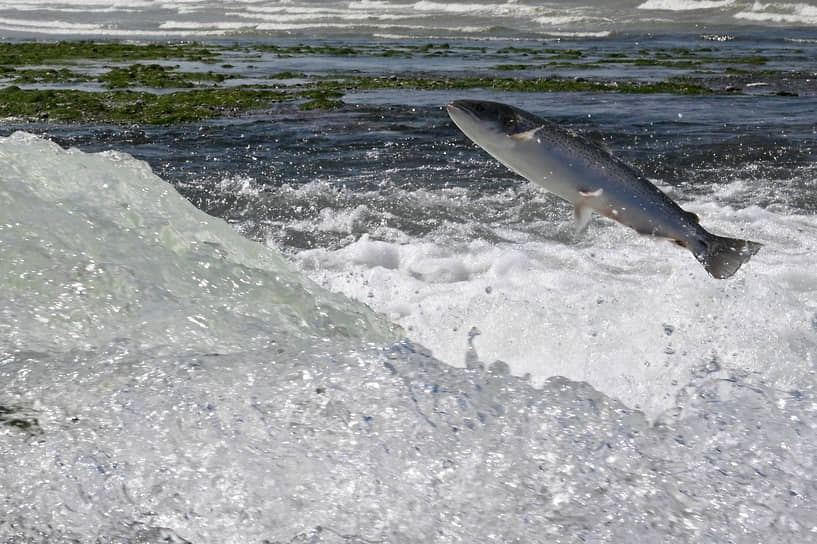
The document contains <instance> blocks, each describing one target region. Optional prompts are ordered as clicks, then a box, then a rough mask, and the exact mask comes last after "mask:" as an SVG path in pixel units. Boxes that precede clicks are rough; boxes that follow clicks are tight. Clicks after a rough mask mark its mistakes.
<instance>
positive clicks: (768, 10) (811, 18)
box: [735, 2, 817, 25]
mask: <svg viewBox="0 0 817 544" xmlns="http://www.w3.org/2000/svg"><path fill="white" fill-rule="evenodd" d="M735 18H737V19H743V20H746V21H755V22H772V23H785V24H798V25H817V6H815V5H812V4H803V3H798V4H789V3H768V4H765V3H762V2H755V3H754V4H753V5H752V8H751V9H749V10H743V11H739V12H737V13H736V14H735Z"/></svg>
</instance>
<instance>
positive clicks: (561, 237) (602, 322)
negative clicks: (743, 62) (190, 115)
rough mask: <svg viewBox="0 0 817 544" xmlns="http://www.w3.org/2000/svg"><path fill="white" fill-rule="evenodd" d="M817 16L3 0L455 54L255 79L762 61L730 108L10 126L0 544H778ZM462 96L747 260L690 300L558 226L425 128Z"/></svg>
mask: <svg viewBox="0 0 817 544" xmlns="http://www.w3.org/2000/svg"><path fill="white" fill-rule="evenodd" d="M567 4H569V5H567ZM815 17H817V15H815V8H814V6H812V5H808V4H805V3H768V4H761V3H757V2H741V1H739V0H735V1H728V0H725V1H720V0H719V1H698V2H694V1H692V0H688V1H686V2H673V1H667V2H653V1H648V2H641V3H639V2H632V3H624V2H621V3H613V4H608V5H607V7H605V8H600V9H592V10H591V9H590V8H589V7H587V6H582V5H580V4H578V3H573V2H571V3H557V2H554V3H549V4H541V3H533V2H514V3H507V4H482V3H474V4H467V5H466V4H450V3H446V4H436V3H433V2H425V1H423V2H410V3H400V2H379V1H378V2H374V1H363V2H351V3H342V4H341V3H336V2H316V3H308V4H307V3H299V2H289V3H266V2H234V3H215V2H212V1H209V2H208V1H204V0H202V1H201V2H195V1H190V2H184V3H178V4H172V5H171V4H169V3H160V2H149V1H145V2H139V3H133V2H127V3H126V2H119V3H117V2H83V3H81V4H80V3H73V2H64V3H53V2H48V3H45V2H37V1H36V0H27V1H20V2H8V3H6V4H4V6H3V9H2V10H0V22H1V23H2V27H0V32H3V33H4V35H5V37H6V38H8V39H20V38H31V37H36V38H40V39H48V38H53V37H55V36H56V37H60V38H64V37H71V38H73V37H85V38H88V37H97V36H107V37H112V38H123V37H129V38H130V37H133V38H139V39H154V38H157V37H161V38H179V37H191V36H192V37H195V38H198V39H205V40H218V43H225V42H230V43H231V42H232V41H235V40H238V41H241V42H244V43H256V42H263V43H279V42H281V43H283V42H286V43H320V44H325V43H332V44H349V43H351V44H355V45H357V46H360V47H373V46H378V44H385V45H389V46H394V45H398V46H405V45H413V44H424V43H428V42H429V41H430V42H431V43H438V44H439V43H441V40H443V39H445V40H446V43H447V44H448V49H447V53H446V54H444V55H438V56H434V57H418V56H413V57H410V58H397V59H395V58H383V57H380V58H378V57H375V56H372V55H364V56H360V57H351V58H350V57H343V58H340V57H320V56H317V57H316V56H308V57H300V58H299V57H295V58H290V59H279V58H261V59H255V60H254V61H253V67H254V68H252V69H253V70H256V71H257V72H258V73H260V74H263V73H267V72H269V73H273V72H276V71H283V70H290V69H294V70H307V71H309V72H310V73H317V74H321V73H324V74H331V73H333V72H334V71H343V72H349V71H351V70H359V71H361V72H364V73H372V74H384V75H385V74H389V73H397V74H405V73H410V72H418V73H423V74H426V75H427V74H435V73H436V74H439V75H440V77H443V76H444V75H450V74H470V73H498V72H495V71H492V70H495V65H496V64H497V62H498V61H497V60H496V59H497V58H499V54H498V53H497V52H498V51H499V50H501V49H503V48H508V47H520V48H521V47H526V48H527V47H547V48H557V49H558V48H564V49H580V50H582V51H584V52H585V55H586V56H587V55H597V56H599V57H601V56H604V55H608V54H619V53H620V54H626V55H631V54H634V52H636V51H640V50H644V49H648V50H657V49H659V48H665V49H666V50H668V51H673V50H681V49H699V50H701V51H703V54H705V55H713V56H720V57H727V56H729V57H730V58H734V57H739V56H750V55H763V56H764V57H765V58H767V59H768V61H767V63H766V66H765V68H770V69H774V70H775V71H776V72H775V74H774V75H769V74H766V75H765V76H764V75H763V74H761V73H759V72H758V73H753V74H751V75H749V76H742V77H743V79H741V80H740V85H741V87H742V91H743V93H742V94H739V95H738V94H718V95H712V96H678V95H664V94H647V95H632V94H617V93H578V92H576V93H500V92H496V91H489V90H479V91H473V90H470V91H408V90H389V91H386V90H382V91H368V92H364V91H361V92H357V93H349V94H347V95H345V96H344V97H343V101H344V103H345V106H344V107H342V108H340V109H337V110H332V111H309V112H304V111H300V110H299V109H298V108H297V107H296V106H293V105H282V106H279V107H276V108H274V109H272V110H270V111H263V112H257V113H254V114H250V115H244V116H240V117H237V118H229V119H222V120H217V121H208V122H202V123H196V124H191V125H177V126H171V127H153V128H151V127H137V126H125V127H112V126H105V125H58V124H45V123H22V122H19V121H5V122H3V124H2V125H0V130H2V138H0V165H2V168H0V172H2V174H0V179H2V184H0V210H2V211H1V212H0V213H2V215H1V216H0V279H1V281H2V284H0V383H1V384H2V388H0V489H1V490H2V493H0V541H3V542H194V543H208V542H214V543H215V542H219V543H221V542H235V543H243V542H282V543H283V542H287V543H289V542H292V543H305V542H321V543H323V542H326V543H336V542H337V543H340V542H347V543H362V542H394V543H403V542H405V543H410V542H411V543H414V542H417V543H419V542H451V543H455V542H457V543H459V542H476V541H479V542H645V543H652V542H713V543H714V542H718V543H720V542H741V543H742V542H746V543H749V542H758V541H765V542H769V543H772V542H781V543H783V542H794V541H803V542H807V541H809V540H810V538H811V537H812V536H813V534H814V532H815V531H817V521H815V520H817V508H816V507H815V505H817V500H815V498H816V497H815V494H817V485H815V479H814V474H815V472H816V471H817V457H815V453H814V452H815V451H817V436H815V428H816V427H817V390H815V385H817V380H816V379H815V364H817V275H815V273H814V252H815V249H817V248H815V240H817V196H815V194H816V193H815V190H816V189H817V168H815V162H814V159H815V144H817V136H815V132H816V131H817V125H815V122H816V121H815V116H814V112H815V111H817V99H815V96H817V92H815V90H817V89H815V86H814V83H813V79H811V77H812V76H813V77H817V76H814V75H813V74H812V75H811V76H810V75H809V71H810V70H813V66H815V65H817V64H815V61H817V42H815V40H814V39H813V37H812V36H811V35H810V34H811V30H810V25H813V24H814V22H815ZM758 24H764V25H767V26H763V27H760V26H757V25H758ZM318 33H319V34H318ZM704 50H706V51H704ZM520 55H522V53H520ZM503 58H504V57H503ZM520 58H521V57H520ZM239 60H240V59H239ZM233 64H234V65H235V66H237V68H235V69H238V70H242V69H245V68H246V67H245V66H244V65H242V64H241V63H240V62H235V63H233ZM562 70H563V73H562V75H565V76H569V77H574V76H575V77H609V78H617V77H618V78H620V77H622V75H623V74H627V75H629V77H632V78H634V79H643V80H649V79H652V78H663V77H666V76H667V75H671V73H672V71H673V68H667V67H660V66H658V67H645V68H640V69H637V70H635V69H632V73H629V74H628V73H627V71H628V70H631V68H628V67H621V66H608V67H605V68H602V69H601V70H602V71H601V72H600V71H599V69H598V68H593V69H586V70H584V71H582V70H579V71H578V72H576V71H575V69H573V68H563V69H562ZM571 70H574V71H571ZM779 70H784V71H789V72H790V73H791V76H790V77H788V76H782V75H781V74H780V72H779ZM706 77H710V78H716V77H720V76H719V75H718V74H708V75H707V76H706ZM747 78H748V79H747ZM753 78H754V79H753ZM727 83H728V82H725V83H724V85H726V84H727ZM781 90H782V91H785V92H784V93H782V94H779V93H778V91H781ZM793 94H796V95H797V96H792V95H793ZM473 97H482V98H486V99H493V100H501V101H504V102H509V103H512V104H514V105H517V106H520V107H522V108H524V109H528V110H530V111H533V112H535V113H537V114H540V115H542V116H546V117H548V118H552V119H554V120H556V121H558V122H560V123H563V124H564V125H565V126H568V127H570V128H572V129H575V130H579V131H582V132H585V133H587V134H590V135H592V136H593V137H598V138H600V139H603V140H604V142H605V144H606V145H607V146H608V147H609V148H610V149H611V150H612V151H613V152H614V153H615V154H616V155H617V156H619V157H621V158H622V159H624V160H626V161H627V162H630V163H632V164H634V165H635V166H636V167H638V168H639V169H641V170H642V171H643V172H644V174H645V175H647V176H648V177H649V178H650V179H652V180H653V181H654V182H655V183H656V184H657V185H659V186H660V187H661V188H663V189H664V190H665V191H667V192H668V193H669V194H670V195H671V196H672V197H673V198H674V199H676V200H677V201H678V202H679V203H680V204H681V205H682V206H683V207H684V208H685V209H688V210H690V211H693V212H695V213H697V214H698V215H699V216H700V217H701V222H702V224H703V225H704V226H706V227H707V228H708V229H709V230H711V231H713V232H716V233H718V234H725V235H732V236H739V237H742V238H743V237H745V238H749V239H752V240H756V241H758V242H761V243H763V244H764V247H763V248H762V249H761V251H760V252H759V253H758V254H757V255H756V256H755V257H753V258H752V260H751V261H750V262H749V263H748V264H746V265H745V266H744V267H743V268H742V269H741V270H740V271H739V272H738V273H737V275H736V276H735V277H733V278H731V279H729V280H715V279H712V278H710V277H709V276H708V275H707V274H706V272H705V271H704V270H703V269H702V268H701V267H700V265H699V264H698V263H697V262H696V261H695V259H694V258H693V257H692V256H691V255H690V254H689V253H688V252H686V251H685V250H682V249H679V248H677V247H675V246H674V245H672V244H669V243H666V242H661V241H655V240H651V239H648V238H644V237H640V236H638V235H637V234H635V233H633V232H632V231H630V230H628V229H626V228H623V227H621V226H620V225H618V224H615V223H613V222H610V221H608V220H606V219H601V218H596V219H595V220H594V221H593V222H592V223H591V225H590V227H589V229H588V231H587V232H586V233H585V234H584V235H582V236H578V237H577V236H576V235H575V234H574V232H573V217H572V210H571V209H570V208H569V207H568V206H567V205H566V204H565V203H563V202H560V201H558V200H557V199H555V198H554V197H551V196H548V195H547V194H545V193H544V192H543V191H541V190H540V189H537V188H536V187H533V186H531V185H530V184H529V183H527V182H525V181H524V180H521V179H520V178H517V177H516V176H514V175H513V174H512V173H510V172H509V171H507V170H506V169H504V167H502V166H501V165H499V164H498V163H496V162H495V161H493V160H492V159H491V158H490V157H488V156H487V155H486V154H485V153H484V152H482V151H481V150H479V149H478V148H476V147H475V146H474V145H473V144H471V143H470V142H469V141H468V140H467V139H466V138H465V137H464V136H463V135H462V134H461V133H460V132H459V131H458V130H457V129H456V127H454V126H453V124H452V123H451V122H450V120H449V119H448V117H447V115H446V113H445V110H444V105H445V104H446V103H447V102H449V101H451V100H453V99H456V98H473Z"/></svg>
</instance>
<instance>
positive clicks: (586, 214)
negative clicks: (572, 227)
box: [573, 204, 593, 236]
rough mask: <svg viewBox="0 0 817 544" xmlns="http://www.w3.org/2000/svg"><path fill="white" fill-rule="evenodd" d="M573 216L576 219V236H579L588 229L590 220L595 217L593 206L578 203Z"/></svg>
mask: <svg viewBox="0 0 817 544" xmlns="http://www.w3.org/2000/svg"><path fill="white" fill-rule="evenodd" d="M573 217H574V218H575V219H576V236H579V235H580V234H582V233H584V231H586V230H587V225H589V224H590V220H591V219H592V218H593V208H591V207H590V206H584V205H582V204H577V205H576V207H575V208H573Z"/></svg>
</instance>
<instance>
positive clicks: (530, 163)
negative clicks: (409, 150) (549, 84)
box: [448, 100, 761, 278]
mask: <svg viewBox="0 0 817 544" xmlns="http://www.w3.org/2000/svg"><path fill="white" fill-rule="evenodd" d="M448 114H449V115H450V116H451V119H452V120H453V121H454V123H455V124H456V125H457V126H458V127H459V128H460V130H462V132H463V133H465V135H466V136H468V137H469V138H470V139H471V140H473V141H474V142H475V143H476V144H477V145H479V146H480V147H482V148H483V149H484V150H485V151H487V152H488V153H490V154H491V155H492V156H493V157H494V158H496V159H497V160H498V161H499V162H501V163H502V164H504V165H505V166H507V167H508V168H510V169H511V170H513V171H514V172H516V173H517V174H519V175H521V176H523V177H525V178H527V179H528V180H530V181H532V182H534V183H536V184H537V185H540V186H541V187H544V188H545V189H547V190H548V191H550V192H552V193H554V194H556V195H557V196H559V197H561V198H563V199H565V200H567V201H568V202H570V203H572V204H573V206H574V210H575V216H576V226H577V230H578V231H582V230H584V228H585V227H586V226H587V224H588V222H589V221H590V218H591V215H592V213H593V212H596V213H599V214H601V215H604V216H606V217H609V218H611V219H614V220H616V221H618V222H619V223H622V224H623V225H626V226H628V227H630V228H632V229H634V230H635V231H637V232H639V233H641V234H646V235H650V236H655V237H660V238H667V239H670V240H673V241H674V242H675V243H676V244H678V245H679V246H682V247H685V248H687V249H689V250H690V251H691V252H692V254H693V255H695V258H696V259H698V261H699V262H700V263H701V264H703V266H704V267H705V268H706V270H707V271H708V272H709V273H710V274H711V275H712V276H714V277H716V278H728V277H730V276H732V275H733V274H734V273H735V272H736V271H737V270H738V268H740V266H741V265H742V264H743V263H744V262H746V261H747V260H749V258H750V257H751V256H752V255H754V254H755V253H757V252H758V250H759V249H760V247H761V245H760V244H758V243H756V242H750V241H748V240H738V239H735V238H725V237H721V236H716V235H714V234H711V233H709V232H707V231H706V230H705V229H704V228H703V227H702V226H701V225H700V224H699V222H698V217H697V216H696V215H695V214H693V213H689V212H687V211H684V210H683V209H681V207H680V206H678V204H676V203H675V202H674V201H673V200H672V199H670V198H669V197H668V196H667V195H666V194H664V193H663V192H662V191H661V190H660V189H658V187H656V186H655V185H653V184H652V183H650V182H649V181H648V180H647V179H646V178H644V177H643V176H642V175H640V174H639V173H638V172H637V171H636V170H634V169H633V168H632V167H630V166H628V165H627V164H626V163H624V162H622V161H620V160H619V159H617V158H615V157H613V156H612V155H611V154H610V153H608V152H607V151H605V150H604V149H602V148H601V147H599V146H597V145H595V144H593V143H591V142H590V141H588V140H586V139H585V138H583V137H581V136H579V135H576V134H573V133H572V132H569V131H567V130H565V129H564V128H562V127H560V126H558V125H557V124H555V123H553V122H552V121H547V120H544V119H541V118H539V117H537V116H535V115H532V114H530V113H528V112H526V111H523V110H520V109H518V108H515V107H513V106H508V105H506V104H500V103H498V102H485V101H475V100H457V101H455V102H452V103H451V104H449V105H448Z"/></svg>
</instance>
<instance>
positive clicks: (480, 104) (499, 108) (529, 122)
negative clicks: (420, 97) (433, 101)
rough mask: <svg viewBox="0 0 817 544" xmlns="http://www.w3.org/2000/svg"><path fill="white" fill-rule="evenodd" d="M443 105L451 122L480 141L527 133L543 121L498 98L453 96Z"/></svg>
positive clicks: (470, 136) (473, 138)
mask: <svg viewBox="0 0 817 544" xmlns="http://www.w3.org/2000/svg"><path fill="white" fill-rule="evenodd" d="M446 109H447V110H448V115H449V116H450V117H451V120H452V121H454V124H456V125H457V126H458V127H459V129H460V130H462V131H463V132H464V133H465V135H466V136H468V137H469V138H471V139H472V140H474V141H475V142H477V143H479V144H481V143H482V142H485V141H490V140H492V139H496V138H497V137H499V136H502V137H514V136H518V135H520V134H526V133H529V132H530V131H532V130H535V129H537V128H539V127H541V126H542V124H543V123H544V121H543V120H542V119H540V118H538V117H536V116H535V115H532V114H530V113H528V112H526V111H523V110H520V109H519V108H515V107H513V106H509V105H507V104H500V103H499V102H488V101H485V100H455V101H454V102H451V103H450V104H449V105H448V106H447V108H446Z"/></svg>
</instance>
